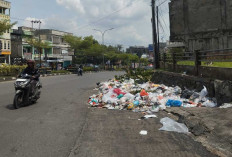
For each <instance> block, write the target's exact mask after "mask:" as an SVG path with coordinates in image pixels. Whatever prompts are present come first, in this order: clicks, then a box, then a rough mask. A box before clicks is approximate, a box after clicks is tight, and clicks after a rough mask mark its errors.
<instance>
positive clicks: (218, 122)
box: [165, 107, 232, 157]
mask: <svg viewBox="0 0 232 157" xmlns="http://www.w3.org/2000/svg"><path fill="white" fill-rule="evenodd" d="M165 111H166V112H168V113H171V114H173V115H174V116H176V118H177V119H178V121H179V122H182V123H185V124H186V125H187V127H188V128H189V130H190V131H191V132H192V134H193V138H194V139H195V140H196V141H198V142H201V143H202V144H203V145H204V146H205V147H206V148H207V149H208V150H209V151H211V152H213V153H215V154H217V155H218V156H223V157H227V156H232V108H227V109H220V108H204V107H201V108H167V109H166V110H165Z"/></svg>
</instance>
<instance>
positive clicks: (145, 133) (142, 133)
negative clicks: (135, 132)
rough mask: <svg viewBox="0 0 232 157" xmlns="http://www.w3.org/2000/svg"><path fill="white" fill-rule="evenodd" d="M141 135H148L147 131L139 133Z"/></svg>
mask: <svg viewBox="0 0 232 157" xmlns="http://www.w3.org/2000/svg"><path fill="white" fill-rule="evenodd" d="M139 134H140V135H147V131H146V130H141V131H140V132H139Z"/></svg>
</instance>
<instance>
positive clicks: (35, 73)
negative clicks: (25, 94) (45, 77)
mask: <svg viewBox="0 0 232 157" xmlns="http://www.w3.org/2000/svg"><path fill="white" fill-rule="evenodd" d="M22 74H28V75H31V76H34V77H35V80H39V77H40V73H39V70H38V69H36V68H33V69H32V68H30V67H27V68H26V69H24V70H23V72H22Z"/></svg>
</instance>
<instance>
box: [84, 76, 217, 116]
mask: <svg viewBox="0 0 232 157" xmlns="http://www.w3.org/2000/svg"><path fill="white" fill-rule="evenodd" d="M136 81H137V80H134V79H126V78H121V80H116V79H112V80H109V81H107V82H98V83H97V88H96V89H98V91H99V93H98V94H95V95H92V96H90V97H89V101H88V104H90V105H91V107H97V108H106V109H109V110H113V109H114V110H131V111H133V112H146V114H147V115H152V114H153V113H156V112H159V111H160V110H164V109H166V107H202V106H204V107H216V106H217V103H216V101H214V100H213V99H210V98H208V97H206V96H207V94H208V91H207V89H206V87H205V86H204V87H203V89H202V90H201V92H199V93H198V92H196V91H191V90H188V89H185V90H182V89H181V88H180V87H178V86H175V87H168V86H165V85H163V84H154V83H152V82H150V81H149V82H146V83H142V84H138V83H135V82H136Z"/></svg>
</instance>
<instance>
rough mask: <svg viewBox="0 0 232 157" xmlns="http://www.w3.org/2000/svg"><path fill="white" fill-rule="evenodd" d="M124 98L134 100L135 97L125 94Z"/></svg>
mask: <svg viewBox="0 0 232 157" xmlns="http://www.w3.org/2000/svg"><path fill="white" fill-rule="evenodd" d="M124 97H126V98H128V99H134V98H135V96H134V95H133V94H131V93H126V94H125V95H124Z"/></svg>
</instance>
